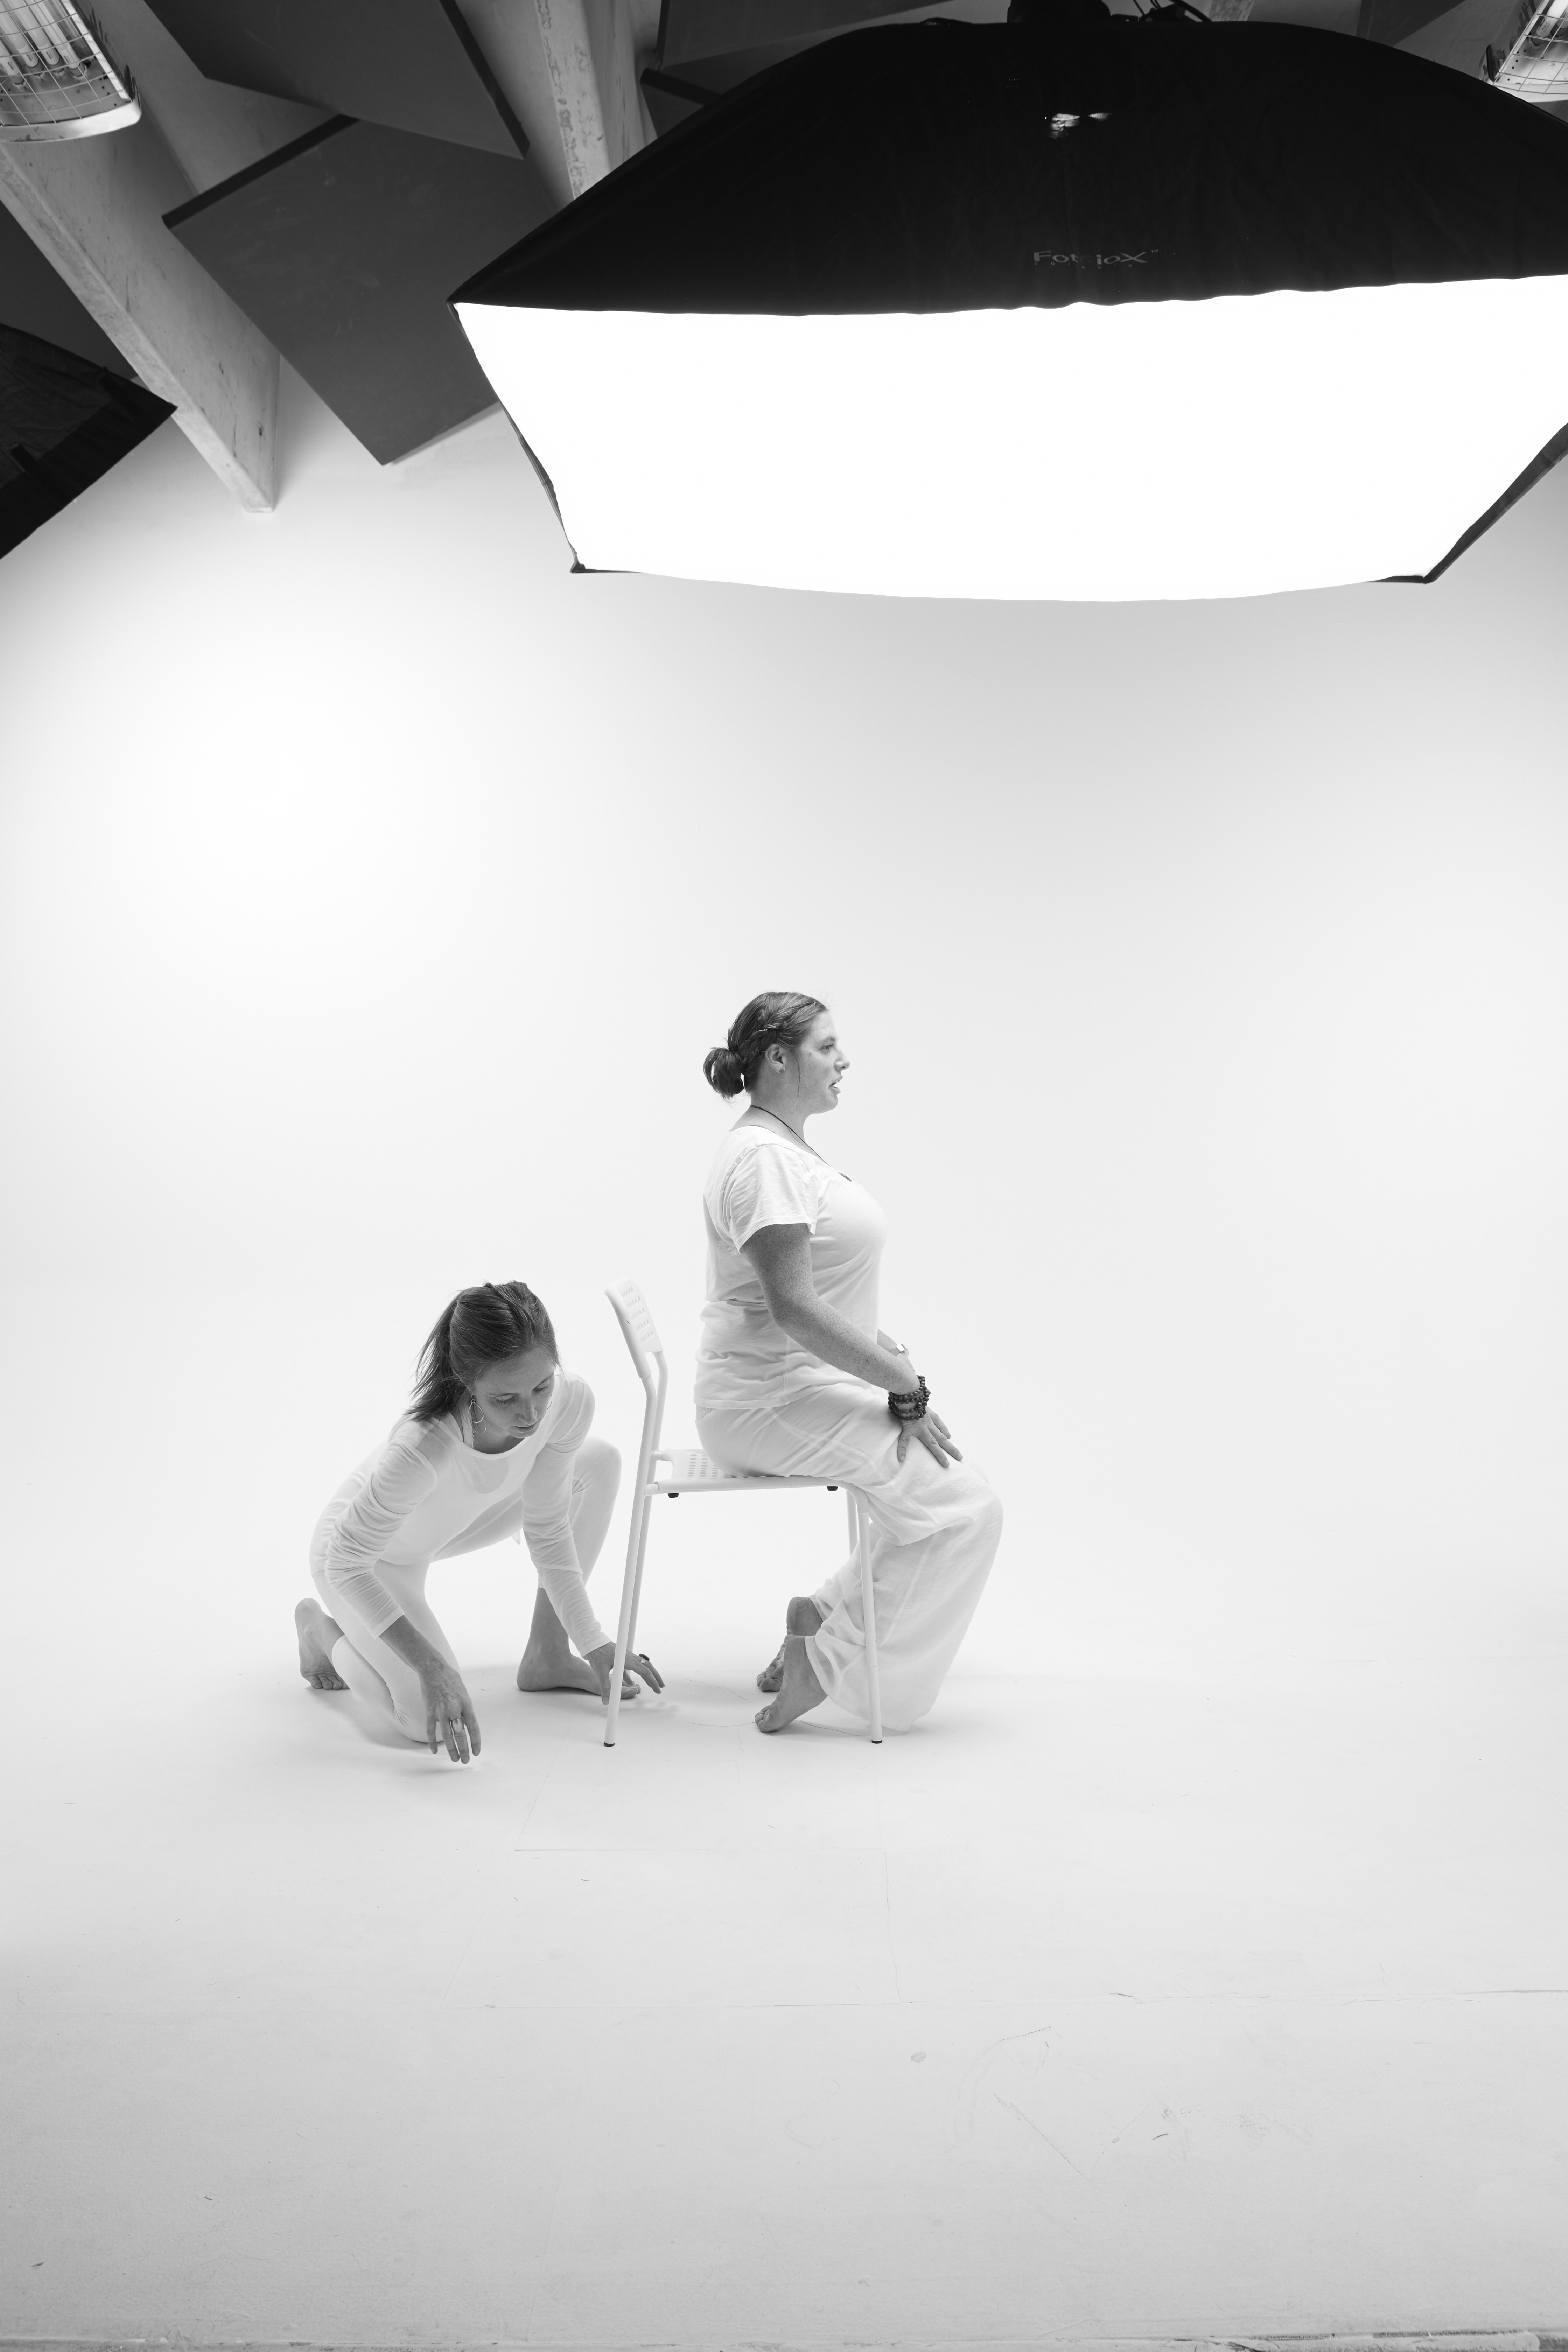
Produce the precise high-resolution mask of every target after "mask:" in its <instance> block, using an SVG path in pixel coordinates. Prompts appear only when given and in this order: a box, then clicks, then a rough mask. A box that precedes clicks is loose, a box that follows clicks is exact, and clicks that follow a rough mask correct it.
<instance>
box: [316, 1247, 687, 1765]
mask: <svg viewBox="0 0 1568 2352" xmlns="http://www.w3.org/2000/svg"><path fill="white" fill-rule="evenodd" d="M418 1377H419V1385H418V1389H417V1391H416V1394H415V1397H414V1401H413V1402H412V1403H411V1404H410V1406H409V1408H408V1411H407V1412H406V1413H405V1415H404V1416H403V1418H402V1420H401V1421H399V1422H398V1423H396V1424H395V1427H394V1429H393V1431H392V1433H391V1435H390V1436H389V1437H388V1438H387V1440H386V1443H385V1444H384V1445H382V1446H379V1447H378V1448H377V1449H376V1451H375V1452H374V1454H370V1455H368V1456H367V1458H366V1459H365V1460H364V1461H363V1462H362V1463H361V1464H360V1465H359V1467H358V1469H357V1470H355V1471H353V1472H352V1473H351V1475H349V1476H348V1477H347V1478H345V1479H344V1481H343V1483H342V1486H340V1487H339V1488H338V1491H337V1493H336V1494H335V1495H334V1496H332V1499H331V1502H330V1503H329V1504H328V1505H327V1507H326V1509H325V1510H324V1511H323V1512H322V1514H321V1518H320V1520H319V1521H318V1522H317V1526H316V1532H315V1535H314V1537H313V1538H312V1539H311V1543H310V1574H311V1578H312V1580H313V1581H314V1583H315V1587H316V1590H317V1591H318V1592H319V1593H320V1595H321V1601H322V1602H324V1603H325V1604H326V1605H325V1607H322V1606H320V1605H319V1604H318V1603H317V1602H316V1601H300V1605H299V1607H298V1609H297V1610H296V1611H295V1612H294V1622H295V1624H296V1626H297V1628H298V1630H299V1635H300V1673H301V1674H302V1675H304V1677H305V1680H306V1681H307V1682H308V1683H309V1684H310V1687H311V1689H312V1690H343V1689H345V1688H346V1689H348V1690H351V1691H353V1694H354V1696H355V1697H356V1698H359V1699H363V1701H364V1702H365V1704H366V1705H367V1706H372V1707H374V1708H375V1709H376V1710H377V1712H378V1713H380V1714H382V1715H384V1716H390V1717H391V1718H392V1720H393V1722H394V1723H395V1725H396V1726H397V1728H398V1729H399V1731H401V1732H402V1733H403V1734H404V1735H405V1738H409V1739H416V1740H418V1741H420V1742H421V1743H422V1744H424V1745H426V1746H428V1748H430V1750H431V1753H432V1754H435V1753H436V1752H437V1749H438V1748H440V1747H441V1746H443V1745H444V1746H445V1748H446V1750H447V1755H448V1756H450V1758H451V1759H452V1761H453V1762H454V1763H455V1764H466V1763H467V1762H468V1759H469V1756H470V1754H472V1755H475V1756H477V1755H478V1754H479V1721H478V1718H477V1717H476V1716H475V1714H474V1708H473V1702H472V1700H471V1699H470V1698H469V1696H468V1692H467V1690H466V1689H465V1688H464V1685H463V1678H462V1675H460V1674H459V1673H458V1662H457V1660H456V1658H455V1657H454V1656H453V1654H452V1648H451V1644H450V1643H449V1642H448V1641H447V1636H446V1635H445V1633H443V1632H442V1631H441V1628H440V1626H439V1625H438V1624H437V1622H436V1617H435V1613H434V1612H433V1611H432V1609H431V1607H430V1604H429V1602H428V1601H426V1598H425V1576H426V1570H427V1569H428V1568H429V1566H430V1563H431V1561H432V1560H436V1559H455V1558H456V1557H457V1555H458V1553H459V1552H465V1551H478V1550H479V1549H481V1548H482V1547H483V1546H484V1545H486V1544H493V1543H499V1542H500V1539H501V1538H502V1537H503V1536H513V1537H521V1539H522V1540H524V1541H526V1543H527V1545H528V1549H529V1553H530V1556H531V1559H532V1561H533V1565H534V1567H535V1569H536V1570H537V1571H538V1575H539V1593H538V1597H537V1599H536V1600H535V1601H534V1605H533V1623H532V1625H531V1628H530V1630H529V1636H528V1646H527V1648H526V1649H525V1650H524V1652H523V1654H522V1663H521V1665H520V1666H519V1667H518V1670H517V1686H518V1688H519V1690H525V1691H540V1690H580V1691H588V1692H591V1693H595V1694H596V1695H597V1696H599V1697H600V1698H601V1699H607V1698H608V1696H609V1688H610V1674H611V1670H612V1668H613V1666H614V1664H615V1656H616V1645H615V1643H614V1642H613V1641H612V1640H611V1638H610V1636H609V1635H608V1634H607V1633H605V1630H604V1628H603V1626H602V1625H601V1624H600V1623H599V1622H598V1619H597V1618H596V1617H595V1614H594V1610H593V1604H592V1602H591V1601H589V1599H588V1594H587V1590H586V1585H585V1579H586V1578H587V1576H588V1574H589V1572H590V1570H592V1568H593V1565H594V1562H595V1560H596V1559H597V1558H598V1556H599V1550H600V1547H601V1546H602V1544H603V1543H604V1540H605V1533H606V1531H607V1529H608V1528H609V1524H610V1513H611V1511H612V1509H613V1508H614V1507H615V1500H616V1487H617V1486H618V1485H619V1483H620V1471H621V1460H620V1455H619V1454H617V1453H616V1449H615V1447H614V1446H613V1445H606V1444H605V1442H604V1440H603V1439H602V1438H597V1437H590V1436H589V1434H588V1431H589V1429H590V1427H591V1425H592V1423H593V1419H594V1397H593V1391H591V1390H590V1388H589V1386H588V1383H587V1381H584V1380H583V1379H581V1378H580V1377H579V1376H578V1375H577V1374H576V1373H574V1372H563V1371H562V1370H561V1365H560V1357H559V1354H558V1351H557V1349H556V1345H555V1333H554V1331H553V1329H552V1327H551V1321H550V1318H549V1316H548V1315H547V1314H546V1312H545V1310H544V1307H543V1306H542V1303H541V1301H540V1300H539V1299H537V1298H536V1297H534V1295H533V1293H532V1291H531V1290H530V1289H529V1287H528V1286H527V1284H526V1283H523V1282H485V1283H480V1284H479V1286H477V1287H476V1288H474V1289H472V1290H460V1291H459V1292H458V1296H457V1297H456V1298H454V1299H453V1301H452V1303H451V1305H450V1306H449V1307H447V1309H446V1311H445V1313H444V1314H443V1315H442V1317H441V1318H440V1320H439V1321H438V1322H437V1326H436V1328H435V1329H434V1330H433V1331H432V1332H431V1334H430V1337H429V1339H427V1340H426V1343H425V1350H424V1353H423V1355H422V1356H421V1357H420V1360H419V1375H418ZM573 1643H575V1644H576V1647H577V1651H578V1653H579V1654H578V1655H577V1656H576V1657H574V1656H573V1654H572V1644H573ZM626 1665H627V1669H628V1674H635V1675H640V1676H641V1678H642V1680H643V1681H644V1682H646V1683H647V1685H649V1686H650V1688H652V1689H654V1690H661V1689H662V1688H663V1682H662V1679H661V1677H660V1676H659V1675H658V1672H657V1671H656V1669H655V1668H654V1667H653V1666H652V1665H651V1664H649V1663H648V1661H647V1658H646V1657H640V1656H639V1657H635V1658H628V1659H627V1661H626ZM630 1687H631V1685H630V1684H629V1681H628V1684H627V1685H626V1688H627V1690H628V1691H629V1689H630Z"/></svg>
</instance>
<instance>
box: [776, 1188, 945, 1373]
mask: <svg viewBox="0 0 1568 2352" xmlns="http://www.w3.org/2000/svg"><path fill="white" fill-rule="evenodd" d="M742 1255H744V1256H746V1257H748V1258H749V1259H750V1260H751V1262H752V1265H754V1266H755V1267H756V1270H757V1279H758V1281H759V1282H760V1283H761V1284H762V1286H763V1297H764V1298H765V1299H766V1300H767V1302H768V1312H769V1314H770V1315H771V1316H772V1317H773V1321H774V1322H775V1323H776V1324H777V1325H778V1327H779V1329H780V1330H781V1331H784V1332H787V1333H788V1335H789V1337H790V1338H791V1339H793V1340H794V1341H795V1345H796V1347H797V1348H807V1349H810V1351H811V1353H812V1354H813V1355H814V1356H820V1357H821V1359H822V1360H823V1362H824V1363H825V1364H831V1365H832V1366H833V1367H834V1370H836V1371H840V1372H852V1373H853V1374H854V1375H855V1377H856V1379H857V1380H861V1381H870V1382H871V1383H872V1385H873V1387H875V1388H879V1389H888V1390H895V1391H899V1392H900V1394H907V1393H908V1391H910V1389H912V1388H913V1387H914V1385H915V1372H914V1368H913V1366H912V1365H911V1364H910V1360H909V1358H908V1357H907V1356H900V1355H895V1353H894V1352H893V1350H892V1349H891V1348H887V1347H883V1346H882V1345H880V1344H879V1342H880V1340H881V1339H882V1336H883V1335H882V1334H881V1333H879V1334H878V1338H877V1340H875V1341H873V1340H870V1339H867V1338H866V1336H865V1333H864V1332H862V1331H857V1329H856V1328H855V1326H854V1324H853V1323H851V1322H850V1320H849V1318H848V1317H847V1316H845V1315H840V1314H839V1312H838V1309H837V1307H828V1306H826V1305H825V1304H824V1302H823V1301H822V1300H821V1299H820V1298H818V1297H817V1295H816V1286H815V1284H814V1283H813V1281H812V1279H811V1246H810V1235H809V1234H808V1233H807V1230H806V1228H805V1225H764V1226H763V1228H762V1231H761V1232H760V1233H755V1234H752V1238H751V1240H750V1241H749V1242H748V1243H747V1244H745V1248H744V1251H743V1253H742Z"/></svg>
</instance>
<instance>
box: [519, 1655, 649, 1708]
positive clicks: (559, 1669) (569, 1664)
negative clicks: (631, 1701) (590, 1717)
mask: <svg viewBox="0 0 1568 2352" xmlns="http://www.w3.org/2000/svg"><path fill="white" fill-rule="evenodd" d="M517 1686H518V1688H519V1690H520V1691H547V1690H570V1691H586V1692H587V1694H588V1696H589V1697H590V1698H597V1697H598V1696H599V1677H598V1675H596V1674H595V1672H594V1669H593V1667H592V1666H590V1665H587V1664H584V1661H583V1659H581V1658H579V1657H574V1655H573V1654H572V1652H571V1651H570V1650H544V1649H538V1648H536V1647H535V1645H534V1644H533V1643H529V1645H528V1647H527V1649H526V1650H524V1652H523V1654H522V1657H521V1661H520V1662H519V1664H518V1669H517ZM636 1696H637V1685H636V1684H635V1683H634V1682H633V1680H632V1678H631V1676H630V1675H622V1676H621V1697H622V1698H623V1700H624V1699H628V1698H635V1697H636Z"/></svg>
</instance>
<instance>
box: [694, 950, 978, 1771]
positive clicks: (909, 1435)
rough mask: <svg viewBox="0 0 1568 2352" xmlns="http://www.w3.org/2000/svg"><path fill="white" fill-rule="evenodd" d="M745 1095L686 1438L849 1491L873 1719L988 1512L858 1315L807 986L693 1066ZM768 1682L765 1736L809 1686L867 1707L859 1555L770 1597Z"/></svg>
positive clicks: (915, 1656) (828, 1059)
mask: <svg viewBox="0 0 1568 2352" xmlns="http://www.w3.org/2000/svg"><path fill="white" fill-rule="evenodd" d="M848 1066H849V1065H848V1062H847V1060H846V1058H845V1055H844V1054H843V1052H842V1050H841V1049H840V1046H839V1043H838V1038H837V1034H836V1032H835V1029H834V1025H833V1021H832V1017H831V1015H830V1014H829V1013H828V1012H827V1010H826V1006H824V1005H822V1004H819V1003H818V1002H817V1000H816V997H815V996H795V995H782V994H773V995H767V996H754V997H753V998H752V1002H751V1003H750V1004H748V1005H747V1006H746V1007H745V1010H744V1011H743V1012H742V1013H741V1014H740V1015H739V1017H738V1018H737V1019H736V1021H735V1023H734V1024H733V1025H732V1027H731V1031H730V1035H729V1040H728V1043H727V1044H725V1045H719V1046H716V1047H715V1048H714V1050H713V1052H712V1053H710V1055H708V1058H707V1060H706V1061H705V1062H704V1064H703V1071H704V1074H705V1075H706V1076H707V1079H708V1083H709V1085H710V1086H711V1087H714V1088H715V1089H716V1090H717V1091H718V1092H719V1093H720V1094H721V1095H738V1094H740V1093H741V1092H742V1090H744V1091H745V1092H746V1093H747V1094H749V1095H750V1097H751V1101H750V1103H749V1105H748V1107H747V1108H746V1110H745V1112H744V1114H743V1115H742V1118H740V1119H739V1120H737V1122H736V1124H735V1125H734V1126H733V1127H732V1128H731V1129H730V1132H729V1134H728V1135H727V1136H726V1137H725V1138H724V1140H723V1142H722V1143H721V1145H720V1147H719V1152H718V1156H717V1158H716V1159H715V1160H714V1162H713V1166H712V1168H711V1170H710V1173H709V1177H708V1183H707V1188H706V1190H705V1192H704V1193H703V1196H702V1198H703V1206H704V1209H705V1211H706V1214H707V1223H708V1303H707V1305H706V1307H704V1309H703V1313H702V1337H701V1344H700V1348H699V1350H698V1365H697V1433H698V1436H699V1438H700V1441H701V1444H702V1447H703V1450H704V1452H706V1453H708V1454H711V1456H712V1457H713V1459H714V1461H715V1462H718V1463H719V1464H721V1465H722V1467H724V1468H725V1469H727V1470H739V1471H746V1470H750V1471H753V1472H755V1471H765V1472H769V1473H771V1474H773V1475H784V1476H789V1477H806V1476H809V1477H815V1478H822V1477H826V1478H831V1479H837V1481H839V1482H841V1483H842V1484H843V1485H844V1486H851V1487H853V1488H855V1490H856V1491H857V1492H858V1494H860V1495H862V1496H864V1497H865V1502H866V1508H867V1512H868V1516H869V1518H870V1522H871V1529H872V1532H871V1538H870V1541H871V1567H872V1589H873V1598H874V1602H875V1609H876V1640H877V1655H878V1659H879V1664H880V1668H881V1692H882V1719H883V1722H884V1724H885V1725H886V1727H888V1728H889V1730H893V1731H901V1730H907V1729H908V1727H909V1726H910V1724H912V1723H917V1722H918V1721H919V1720H920V1718H921V1716H922V1715H924V1714H925V1713H926V1712H927V1710H928V1709H929V1708H930V1706H931V1702H932V1701H933V1700H934V1698H935V1697H936V1695H937V1692H938V1691H939V1690H940V1689H941V1687H942V1679H943V1677H944V1675H946V1673H947V1670H948V1668H949V1666H951V1665H952V1660H953V1656H954V1654H955V1653H956V1651H957V1648H958V1645H959V1643H960V1642H961V1641H962V1640H963V1633H964V1629H965V1627H966V1626H967V1625H968V1623H969V1620H970V1618H971V1617H972V1616H973V1612H974V1604H975V1602H976V1601H978V1600H979V1598H980V1592H981V1588H982V1586H983V1585H984V1582H985V1579H986V1577H987V1576H988V1575H989V1573H990V1570H991V1563H992V1561H993V1559H994V1558H995V1556H996V1546H997V1542H998V1540H999V1538H1000V1536H1001V1532H1002V1506H1001V1504H1000V1503H999V1502H998V1501H997V1499H996V1497H995V1496H994V1494H993V1493H992V1491H991V1488H990V1487H989V1486H987V1484H986V1482H985V1480H984V1478H983V1477H982V1476H981V1475H980V1474H979V1472H978V1471H975V1470H971V1469H969V1468H968V1467H967V1466H966V1465H964V1463H963V1458H962V1456H961V1455H960V1454H959V1450H958V1448H957V1446H956V1445H955V1444H953V1442H952V1437H951V1436H950V1435H949V1433H948V1429H947V1424H946V1423H945V1422H944V1421H943V1420H942V1416H941V1414H940V1413H936V1412H932V1411H931V1405H930V1392H929V1391H928V1390H927V1388H926V1384H925V1382H924V1381H923V1380H921V1379H920V1377H919V1376H918V1374H917V1373H916V1372H915V1371H914V1370H913V1368H912V1366H911V1364H910V1358H909V1353H908V1351H907V1349H903V1348H900V1346H899V1345H898V1343H897V1342H896V1341H894V1340H892V1339H889V1337H888V1335H887V1333H886V1332H885V1331H879V1329H878V1328H877V1270H878V1262H879V1259H880V1257H881V1255H882V1245H883V1243H884V1241H885V1239H886V1234H887V1229H886V1227H885V1225H884V1223H883V1221H882V1213H881V1211H880V1209H879V1207H878V1206H877V1203H876V1202H875V1201H874V1200H873V1199H872V1198H871V1196H870V1194H869V1193H868V1192H867V1191H866V1190H865V1188H864V1187H863V1186H862V1185H859V1184H857V1183H855V1182H854V1181H852V1180H851V1179H850V1178H849V1177H847V1176H845V1175H843V1174H841V1173H840V1172H839V1171H838V1170H837V1169H836V1168H834V1167H832V1166H830V1165H829V1163H828V1162H827V1161H826V1160H824V1159H823V1158H822V1156H821V1154H820V1153H819V1152H818V1151H816V1150H814V1149H813V1148H812V1146H811V1145H810V1144H808V1143H807V1141H806V1139H805V1123H806V1121H807V1119H809V1118H816V1116H817V1115H818V1113H819V1112H822V1111H829V1110H834V1109H837V1104H838V1087H839V1081H840V1079H841V1078H842V1077H843V1075H844V1072H845V1071H846V1070H847V1068H848ZM785 1624H786V1628H787V1630H786V1632H785V1634H784V1643H783V1646H782V1647H781V1649H780V1651H779V1653H778V1655H777V1657H775V1658H774V1660H773V1664H771V1665H770V1666H768V1667H767V1668H766V1669H765V1670H764V1672H763V1673H762V1674H760V1675H758V1676H757V1685H758V1688H759V1689H761V1690H764V1691H770V1692H776V1693H777V1696H776V1697H775V1698H774V1699H773V1703H772V1705H771V1706H765V1707H763V1709H762V1711H761V1712H760V1714H759V1715H758V1717H757V1726H758V1728H759V1729H760V1730H763V1731H782V1730H783V1729H784V1726H785V1725H786V1724H790V1723H793V1722H795V1718H796V1717H798V1716H802V1715H805V1714H806V1713H807V1711H808V1710H809V1709H810V1708H812V1707H814V1706H821V1704H822V1702H823V1700H824V1699H827V1698H831V1699H833V1700H835V1701H837V1704H838V1705H839V1706H843V1707H846V1708H847V1709H848V1711H849V1712H850V1713H851V1714H852V1715H857V1716H859V1717H862V1718H863V1719H866V1718H868V1716H869V1700H868V1690H867V1675H866V1643H865V1633H864V1627H863V1622H862V1609H861V1600H860V1577H859V1564H858V1561H857V1560H853V1559H852V1560H850V1561H849V1563H848V1564H847V1566H846V1567H845V1568H842V1569H840V1570H839V1571H838V1573H837V1576H834V1577H830V1578H829V1580H828V1581H827V1582H826V1584H825V1585H824V1586H823V1587H822V1590H821V1591H819V1592H816V1593H814V1594H813V1595H812V1596H811V1598H810V1599H809V1600H806V1599H805V1598H796V1599H795V1600H794V1601H791V1602H790V1604H789V1610H788V1613H787V1616H786V1619H785Z"/></svg>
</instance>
